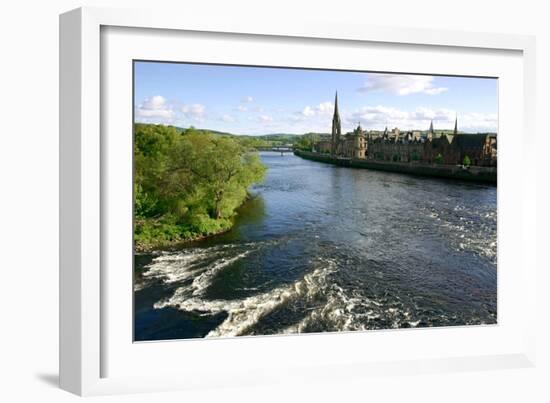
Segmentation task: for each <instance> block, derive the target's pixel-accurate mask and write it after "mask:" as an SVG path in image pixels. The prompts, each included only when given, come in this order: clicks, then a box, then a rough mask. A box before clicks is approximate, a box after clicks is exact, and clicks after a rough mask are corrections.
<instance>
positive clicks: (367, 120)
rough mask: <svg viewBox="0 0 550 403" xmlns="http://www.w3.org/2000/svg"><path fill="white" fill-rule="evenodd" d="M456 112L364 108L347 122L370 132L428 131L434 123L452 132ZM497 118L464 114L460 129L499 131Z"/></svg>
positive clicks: (493, 115)
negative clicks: (395, 130) (372, 130)
mask: <svg viewBox="0 0 550 403" xmlns="http://www.w3.org/2000/svg"><path fill="white" fill-rule="evenodd" d="M456 116H457V115H456V113H455V111H452V110H449V109H444V108H439V109H432V108H426V107H419V108H417V109H415V110H414V111H404V110H400V109H397V108H393V107H388V106H383V105H377V106H364V107H362V108H360V109H358V110H356V111H355V112H353V113H352V114H351V115H349V116H346V119H345V122H346V124H347V125H349V126H354V125H356V124H357V122H361V124H362V125H363V126H364V127H365V128H367V129H383V128H384V127H385V126H388V128H393V127H398V128H400V129H401V130H426V129H428V127H429V125H430V122H431V121H432V120H433V122H434V128H435V130H436V131H437V130H438V129H452V128H453V127H454V122H455V117H456ZM497 126H498V116H497V115H496V114H482V113H465V114H462V115H458V130H459V131H465V132H483V131H496V130H497Z"/></svg>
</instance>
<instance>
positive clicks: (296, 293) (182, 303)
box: [154, 260, 335, 337]
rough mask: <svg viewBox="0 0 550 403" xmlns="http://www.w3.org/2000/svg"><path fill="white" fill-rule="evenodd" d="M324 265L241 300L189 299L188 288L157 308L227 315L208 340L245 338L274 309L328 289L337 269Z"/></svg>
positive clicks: (206, 279) (327, 262)
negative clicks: (169, 307)
mask: <svg viewBox="0 0 550 403" xmlns="http://www.w3.org/2000/svg"><path fill="white" fill-rule="evenodd" d="M322 264H323V265H322V267H318V268H316V269H315V270H313V271H312V272H309V273H308V274H306V275H305V276H304V277H303V278H302V279H300V280H298V281H296V282H294V283H292V284H289V285H286V286H281V287H277V288H275V289H273V290H271V291H268V292H265V293H261V294H258V295H253V296H250V297H247V298H244V299H241V300H204V299H202V298H200V297H197V296H195V295H196V293H192V294H193V296H190V289H189V287H180V288H178V290H176V292H175V294H174V295H173V296H172V297H171V298H169V299H167V300H164V301H160V302H157V303H156V304H155V305H154V307H155V308H164V307H166V306H173V307H176V308H178V309H180V310H183V311H188V312H201V313H202V314H205V315H212V314H216V313H220V312H226V313H227V318H226V319H225V320H224V321H223V322H222V323H221V324H220V325H219V326H218V327H217V328H215V329H213V330H212V331H211V332H210V333H208V335H207V337H230V336H239V335H243V334H245V333H246V331H247V330H249V329H250V328H251V327H252V326H254V325H255V324H257V323H258V322H259V320H260V319H261V318H263V317H265V316H266V315H267V314H269V313H270V312H273V311H274V310H275V309H277V308H279V307H281V306H283V305H285V304H287V303H289V302H291V301H294V300H297V299H305V300H308V299H313V298H314V297H315V296H316V295H318V294H319V293H320V292H323V290H325V289H326V287H327V277H328V276H329V274H330V273H332V272H333V271H334V270H335V264H334V262H333V261H331V260H324V261H323V262H322ZM211 278H212V277H208V276H206V277H204V278H203V279H204V281H205V283H206V284H207V283H208V281H210V280H211ZM201 282H202V280H201Z"/></svg>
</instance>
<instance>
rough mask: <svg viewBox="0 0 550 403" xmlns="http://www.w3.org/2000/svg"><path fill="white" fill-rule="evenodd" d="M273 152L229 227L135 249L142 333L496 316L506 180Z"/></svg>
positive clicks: (388, 324)
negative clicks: (501, 191)
mask: <svg viewBox="0 0 550 403" xmlns="http://www.w3.org/2000/svg"><path fill="white" fill-rule="evenodd" d="M261 157H262V160H263V162H264V163H265V164H266V165H267V166H268V168H269V169H268V173H267V176H266V179H265V181H264V183H262V184H261V185H257V186H254V187H253V188H252V189H251V192H252V194H253V195H254V197H253V198H252V199H251V200H250V201H248V202H247V203H246V204H245V205H244V206H243V207H241V208H240V210H239V211H238V218H237V220H236V225H235V227H234V228H233V229H232V230H231V231H230V232H228V233H226V234H223V235H220V236H217V237H214V238H211V239H207V240H203V241H200V242H196V243H193V244H188V245H185V246H184V247H180V248H178V249H175V250H169V251H156V252H153V253H149V254H138V255H136V256H135V268H134V277H135V283H134V290H135V292H134V308H135V328H134V336H135V340H136V341H139V340H166V339H181V338H191V337H213V336H238V335H266V334H287V333H306V332H325V331H352V330H370V329H388V328H404V327H425V326H453V325H479V324H494V323H496V312H497V298H496V295H497V292H496V290H497V268H496V259H497V192H496V187H494V186H489V185H482V184H473V183H465V182H458V181H448V180H442V179H431V178H420V177H413V176H406V175H402V174H395V173H385V172H377V171H370V170H366V169H352V168H343V167H337V166H333V165H328V164H323V163H319V162H314V161H308V160H304V159H301V158H299V157H296V156H294V155H290V154H285V155H284V156H281V155H280V154H278V153H270V152H265V153H262V154H261Z"/></svg>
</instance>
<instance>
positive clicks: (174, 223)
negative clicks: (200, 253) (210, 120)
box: [134, 124, 266, 250]
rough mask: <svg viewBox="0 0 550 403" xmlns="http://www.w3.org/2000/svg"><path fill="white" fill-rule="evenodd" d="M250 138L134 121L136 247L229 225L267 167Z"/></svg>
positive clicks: (220, 229) (170, 241)
mask: <svg viewBox="0 0 550 403" xmlns="http://www.w3.org/2000/svg"><path fill="white" fill-rule="evenodd" d="M249 141H250V140H249V139H246V138H244V139H243V141H240V140H239V138H238V137H234V136H223V135H218V134H214V133H210V132H208V131H204V130H197V129H194V128H189V129H183V130H182V129H179V128H175V127H170V126H163V125H150V124H135V126H134V164H135V167H134V169H135V171H134V241H135V247H136V250H144V249H150V248H154V247H162V246H167V245H170V244H173V243H177V242H182V241H188V240H194V239H199V238H202V237H205V236H209V235H213V234H218V233H221V232H224V231H227V230H229V229H230V228H231V227H232V225H233V218H234V216H235V214H236V213H235V211H236V209H237V208H238V207H239V206H240V205H241V204H242V203H243V202H244V201H245V200H246V198H247V197H248V188H249V186H250V185H252V184H254V183H257V182H260V181H262V180H263V178H264V176H265V172H266V167H265V166H264V165H263V164H262V163H261V161H260V158H259V155H258V153H257V152H256V151H255V150H254V148H253V147H251V144H248V142H249Z"/></svg>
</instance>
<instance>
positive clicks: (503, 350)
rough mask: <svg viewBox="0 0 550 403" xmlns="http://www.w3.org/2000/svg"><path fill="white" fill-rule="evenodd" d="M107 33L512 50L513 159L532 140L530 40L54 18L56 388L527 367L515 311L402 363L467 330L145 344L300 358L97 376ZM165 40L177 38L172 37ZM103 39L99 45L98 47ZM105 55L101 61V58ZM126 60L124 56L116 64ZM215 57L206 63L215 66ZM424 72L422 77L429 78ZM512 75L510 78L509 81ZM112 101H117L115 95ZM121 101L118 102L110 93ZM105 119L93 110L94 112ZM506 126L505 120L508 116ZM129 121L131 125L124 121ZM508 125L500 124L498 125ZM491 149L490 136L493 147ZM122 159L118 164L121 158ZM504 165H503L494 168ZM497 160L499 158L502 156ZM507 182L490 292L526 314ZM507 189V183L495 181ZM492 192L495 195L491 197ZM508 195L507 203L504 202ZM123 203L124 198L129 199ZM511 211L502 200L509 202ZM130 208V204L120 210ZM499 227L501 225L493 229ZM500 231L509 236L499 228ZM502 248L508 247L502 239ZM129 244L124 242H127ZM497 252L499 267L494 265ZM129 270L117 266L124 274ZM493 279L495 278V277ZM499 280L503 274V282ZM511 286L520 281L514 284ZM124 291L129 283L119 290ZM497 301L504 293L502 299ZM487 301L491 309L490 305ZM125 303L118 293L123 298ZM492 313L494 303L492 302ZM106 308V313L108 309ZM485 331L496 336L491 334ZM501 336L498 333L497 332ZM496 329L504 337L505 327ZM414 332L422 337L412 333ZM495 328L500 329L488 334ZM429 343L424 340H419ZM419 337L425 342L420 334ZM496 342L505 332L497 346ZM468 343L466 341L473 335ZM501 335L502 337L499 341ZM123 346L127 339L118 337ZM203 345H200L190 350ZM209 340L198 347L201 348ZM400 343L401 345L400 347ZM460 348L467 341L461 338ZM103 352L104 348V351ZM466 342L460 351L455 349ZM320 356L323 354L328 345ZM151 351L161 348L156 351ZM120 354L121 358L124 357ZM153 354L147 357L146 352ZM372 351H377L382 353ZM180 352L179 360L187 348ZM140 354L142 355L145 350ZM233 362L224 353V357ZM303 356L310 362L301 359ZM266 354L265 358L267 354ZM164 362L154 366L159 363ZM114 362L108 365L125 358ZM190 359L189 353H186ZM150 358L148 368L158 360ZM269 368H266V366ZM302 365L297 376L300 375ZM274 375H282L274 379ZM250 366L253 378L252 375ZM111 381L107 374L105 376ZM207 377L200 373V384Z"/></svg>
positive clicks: (103, 336) (526, 233) (528, 186)
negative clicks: (488, 346) (511, 244)
mask: <svg viewBox="0 0 550 403" xmlns="http://www.w3.org/2000/svg"><path fill="white" fill-rule="evenodd" d="M108 27H118V28H117V29H124V28H128V29H147V30H148V29H154V30H157V32H172V33H174V32H182V33H185V32H193V33H194V35H199V36H200V33H204V34H206V33H218V37H220V36H223V35H228V36H229V35H244V36H250V37H253V38H254V40H256V41H260V42H261V41H262V40H263V39H266V40H270V41H275V42H276V41H278V40H281V41H282V42H284V41H288V40H290V41H296V42H297V43H302V41H303V42H304V43H306V46H307V41H308V40H322V41H332V44H333V46H339V45H338V44H339V43H341V44H345V43H353V44H363V43H365V44H366V43H376V44H377V46H382V47H384V46H393V45H399V46H411V47H417V46H418V47H433V48H434V49H436V48H437V49H457V50H461V49H462V50H464V49H466V50H471V51H472V52H474V53H477V54H479V55H482V54H483V53H484V52H490V51H502V52H513V53H514V54H515V57H516V61H518V60H519V63H520V65H521V76H520V77H517V74H516V73H514V74H516V75H515V76H514V77H515V78H514V80H516V81H517V80H519V81H518V82H516V83H515V84H516V85H517V87H516V90H518V91H519V96H521V99H520V100H519V101H518V102H519V104H521V105H522V110H521V113H518V118H509V119H511V120H510V125H515V126H513V127H517V128H519V130H520V131H521V132H522V134H523V135H522V136H521V140H520V143H521V147H520V148H519V152H520V155H519V156H516V160H517V159H518V158H519V159H520V160H521V161H523V160H527V158H528V155H529V154H530V152H531V151H532V150H533V149H534V148H535V147H536V145H535V143H534V137H532V136H530V133H533V132H534V128H535V116H534V110H535V108H534V100H535V96H534V94H535V82H536V81H535V62H534V58H535V41H534V38H533V37H529V36H520V35H502V34H488V33H483V34H482V33H467V32H457V31H439V30H438V31H429V30H419V29H408V28H383V27H372V26H365V25H359V24H357V25H349V24H338V23H329V24H327V23H326V22H321V21H317V22H316V21H314V20H307V19H305V20H303V21H302V23H300V24H295V25H293V24H291V23H289V24H279V23H278V22H276V21H273V22H271V23H266V21H254V20H244V19H242V20H236V19H225V20H224V19H215V18H211V19H207V20H206V19H205V20H201V19H189V21H185V20H182V18H181V16H179V15H178V14H175V13H170V12H169V11H159V10H117V9H104V8H80V9H77V10H73V11H70V12H68V13H65V14H63V15H61V17H60V385H61V387H62V388H63V389H66V390H68V391H70V392H73V393H76V394H79V395H96V394H112V393H130V392H132V393H134V392H140V391H143V392H146V391H147V392H150V391H160V390H171V389H186V388H207V387H211V386H226V385H235V384H238V385H249V384H250V385H252V384H258V383H270V382H289V383H291V382H295V377H296V375H297V374H299V375H300V379H301V381H304V380H305V379H311V380H323V379H328V378H331V379H333V378H335V377H336V378H341V379H345V378H347V377H358V376H369V375H372V374H380V373H384V374H388V375H397V374H412V373H418V372H438V371H456V370H461V371H463V370H476V369H493V368H494V369H497V368H518V367H527V366H532V365H534V362H535V346H534V338H535V335H534V327H535V326H534V320H533V319H532V318H531V317H530V313H526V314H525V315H524V316H525V318H523V319H522V320H521V321H519V320H516V319H517V318H518V315H517V313H515V314H514V315H515V316H509V318H512V319H513V320H512V319H510V320H508V321H506V320H505V321H504V323H501V321H500V318H499V325H497V326H496V327H493V328H485V329H477V330H475V331H478V332H479V333H478V335H479V337H481V338H483V337H485V338H488V339H489V338H491V337H494V336H497V337H504V339H505V341H504V342H503V343H502V345H500V346H498V349H496V348H495V349H494V350H493V351H489V350H487V351H486V352H485V351H484V350H483V345H482V346H481V347H480V348H478V349H473V348H472V349H471V351H470V350H468V349H463V350H452V349H449V350H448V351H446V350H444V349H443V350H438V351H435V350H434V351H433V352H430V353H426V354H418V355H415V356H412V355H411V356H409V355H405V354H404V353H403V352H404V351H406V350H408V349H410V346H412V345H417V344H416V343H422V339H424V338H426V337H430V338H431V339H432V340H433V341H435V342H438V341H439V342H441V341H442V340H443V339H444V338H448V339H447V340H454V339H460V338H467V337H468V334H473V330H470V329H465V328H459V329H452V330H446V329H425V330H418V331H410V332H407V333H399V334H398V335H397V336H395V335H396V334H397V333H394V332H391V331H390V332H370V333H369V332H364V333H359V332H356V333H353V334H350V333H348V334H331V335H311V336H309V335H308V336H290V337H259V338H257V337H255V338H238V340H237V339H232V340H213V341H197V340H195V341H186V342H185V343H187V344H185V345H184V344H183V343H178V342H175V343H174V342H170V343H168V342H162V343H154V344H156V345H155V346H151V347H143V348H141V349H149V348H150V349H156V350H155V351H156V352H155V356H157V355H158V356H159V357H161V358H160V359H159V360H165V363H166V361H167V358H166V357H167V355H171V354H172V352H173V351H175V350H176V349H179V350H182V349H185V346H190V344H189V343H193V344H192V346H193V347H192V349H193V350H194V351H199V350H205V351H206V350H209V351H210V352H212V351H214V352H216V354H218V355H219V354H222V355H223V354H227V359H228V360H229V359H235V360H238V359H239V357H243V354H245V355H246V354H248V355H251V356H252V355H255V356H258V355H262V354H268V352H269V351H277V349H278V348H285V349H288V348H291V349H294V351H302V352H303V354H302V355H298V356H297V357H296V358H294V359H293V360H292V361H290V362H287V364H285V363H284V362H283V361H281V362H277V361H276V357H272V361H269V360H267V361H266V362H265V363H264V364H263V366H264V367H263V368H262V367H261V363H259V362H255V363H252V361H251V362H250V363H248V364H250V365H248V366H247V360H243V361H244V363H241V364H236V365H234V366H224V365H220V368H219V369H218V370H211V369H209V368H208V366H207V365H202V366H199V368H195V369H194V371H193V373H192V374H191V373H190V372H186V370H185V367H186V366H187V367H189V361H188V362H187V363H186V364H183V365H182V364H179V365H180V367H181V371H176V370H175V369H177V368H178V367H177V365H175V366H174V365H166V368H168V369H167V370H166V371H163V372H162V373H160V374H159V375H157V376H153V375H151V374H148V373H145V372H144V373H140V372H139V371H137V372H136V373H133V372H131V371H128V372H127V373H125V369H124V367H120V369H119V370H117V371H111V370H107V368H106V364H105V362H106V361H107V360H108V359H109V357H110V356H111V355H113V356H114V355H115V354H114V353H113V350H116V349H117V347H119V346H117V345H113V343H112V342H111V340H110V339H109V336H108V332H106V329H105V327H106V326H110V324H111V323H112V322H111V321H110V320H108V319H107V318H108V317H109V316H110V315H111V316H113V315H115V316H116V317H115V321H117V318H118V319H120V321H121V323H124V322H126V321H128V318H121V317H118V316H117V315H123V313H120V312H124V310H122V311H119V310H117V311H111V310H110V305H109V303H107V301H108V295H109V290H108V289H107V288H108V287H106V285H105V279H106V278H109V276H107V275H106V273H105V271H104V270H106V269H105V268H106V267H108V266H109V265H108V253H107V251H108V249H109V248H108V246H109V245H107V244H106V243H105V236H104V229H103V227H105V226H107V225H106V221H105V220H106V219H107V217H106V215H105V211H106V210H107V209H106V208H105V203H107V202H106V200H108V198H107V199H106V198H105V194H106V193H107V192H108V191H109V189H110V188H109V186H108V178H109V175H111V174H112V173H111V172H109V169H108V167H112V165H109V164H107V162H108V161H107V159H108V157H107V156H106V155H107V154H108V153H105V147H106V145H108V146H109V147H111V143H110V142H109V141H108V140H107V141H106V140H105V138H102V133H103V132H108V130H109V127H108V124H106V123H104V121H103V120H102V119H104V118H105V116H104V115H105V113H102V93H107V92H109V91H110V89H109V88H105V86H108V85H109V84H106V83H105V82H104V81H102V74H103V71H102V61H101V57H102V56H101V55H102V54H103V55H105V53H102V46H104V45H105V44H104V43H103V42H102V30H105V28H107V29H108ZM176 40H177V38H176ZM102 43H103V45H102ZM107 55H108V53H107ZM128 57H131V56H128ZM216 61H217V60H216ZM431 73H434V71H431ZM510 77H512V76H510ZM119 95H120V94H119ZM121 96H127V97H128V99H129V96H130V94H122V95H121ZM103 112H105V111H103ZM512 119H516V120H513V121H512ZM128 123H129V124H131V122H128ZM510 127H512V126H510ZM499 146H500V140H499ZM501 155H502V150H499V164H500V165H499V172H501V173H502V172H504V173H510V175H512V176H513V175H514V173H513V172H512V170H511V169H504V170H502V169H501V168H502V167H503V164H504V167H505V168H506V167H507V166H509V165H510V163H509V162H506V161H507V160H506V147H504V158H502V159H501ZM125 158H130V159H131V157H129V156H128V155H126V156H125ZM503 161H504V162H503ZM508 161H509V160H508ZM515 175H516V177H515V178H514V180H516V181H518V180H519V181H521V184H520V185H521V190H522V191H521V192H515V194H514V195H512V194H511V192H510V191H509V190H508V189H511V187H510V186H504V187H502V188H501V187H500V185H501V183H504V185H506V182H502V178H501V177H499V228H500V227H501V224H504V225H505V228H508V229H515V230H517V231H519V236H520V238H521V241H520V242H517V244H518V246H517V247H518V252H517V261H516V262H514V263H517V264H519V269H518V270H519V272H518V273H516V274H514V276H518V277H509V279H510V280H506V282H507V283H506V284H502V282H501V280H500V277H499V293H500V290H501V289H503V288H502V287H515V291H516V292H517V293H518V295H521V299H522V302H521V304H522V305H521V307H522V308H523V312H535V309H534V306H535V292H534V291H535V288H536V263H535V260H534V256H535V253H534V248H535V244H536V242H535V241H534V237H535V235H534V234H535V233H536V231H535V230H534V229H535V221H536V217H535V209H534V199H535V198H534V189H535V184H536V176H535V175H522V174H515ZM504 180H505V181H507V180H508V179H504ZM501 189H504V192H505V194H504V196H505V197H506V198H505V199H503V195H502V194H501ZM508 196H509V197H508ZM509 198H510V199H513V203H515V204H510V209H508V210H506V209H505V210H504V211H511V207H512V206H519V207H520V208H521V209H520V211H516V213H517V214H518V216H517V217H515V218H514V219H512V218H511V215H510V214H509V213H508V214H507V217H504V218H501V217H500V214H501V213H500V203H501V201H503V200H504V201H505V202H506V203H508V202H507V201H506V200H508V199H509ZM130 203H131V202H130ZM511 203H512V202H511ZM128 205H131V204H128ZM504 219H507V220H510V221H509V223H508V222H505V221H502V220H504ZM508 232H510V231H508ZM517 236H518V233H516V234H507V235H506V234H502V233H501V231H500V230H499V242H500V237H517ZM510 241H512V239H510ZM128 247H130V248H131V245H128ZM500 259H501V255H500V248H499V265H500V264H501V261H500ZM130 269H131V268H130V267H129V268H128V270H130ZM499 276H500V272H499ZM506 278H508V277H505V279H506ZM514 279H519V280H520V281H515V280H514ZM130 286H131V285H130ZM508 295H509V294H508ZM500 297H501V296H500V295H499V304H500V303H501V302H502V301H501V300H500ZM128 298H130V296H128ZM499 309H500V305H499ZM113 312H116V313H113ZM494 329H496V330H494ZM502 329H505V331H506V332H504V331H502ZM506 329H508V330H506ZM423 332H424V333H423ZM499 332H500V333H499ZM428 334H429V335H430V336H427V335H428ZM425 335H426V336H425ZM508 336H510V337H509V338H508ZM476 337H477V335H476ZM390 338H391V339H392V340H395V343H397V344H396V345H395V347H396V348H395V351H394V354H392V355H391V356H388V357H387V358H384V357H377V358H373V359H366V358H363V357H361V355H360V354H359V355H358V356H357V357H352V358H353V359H348V360H339V359H338V358H337V357H335V358H334V359H332V360H331V359H329V358H327V359H326V361H324V360H323V359H320V360H315V359H314V353H315V351H314V350H313V349H312V348H310V347H308V346H312V345H313V346H315V347H314V348H317V347H318V346H319V340H321V341H322V343H323V345H324V346H333V347H334V346H336V345H337V343H344V344H346V345H350V346H353V345H355V346H356V345H358V343H365V341H368V343H369V344H371V343H372V342H373V341H374V342H380V343H383V339H384V340H386V339H390ZM504 339H503V340H504ZM127 342H128V343H130V344H131V340H127ZM199 343H203V344H199ZM205 343H209V344H205ZM401 343H402V344H401ZM466 343H467V342H466ZM107 346H110V347H109V348H107ZM467 346H468V345H467V344H466V347H467ZM329 348H330V347H329ZM160 349H162V350H163V351H160ZM131 351H132V350H131V349H128V354H133V353H132V352H131ZM151 351H153V350H151ZM382 351H383V350H382ZM187 353H188V354H189V353H190V350H189V348H188V349H187ZM145 354H146V355H147V354H148V355H149V356H151V353H145ZM232 354H233V355H232ZM308 354H310V355H308ZM268 356H269V355H268ZM162 357H164V358H162ZM128 358H130V357H128V356H120V357H119V359H120V360H124V359H128ZM190 359H191V362H192V361H193V360H195V361H196V363H198V360H200V359H201V358H200V355H199V354H196V355H193V356H191V358H190ZM160 362H161V361H159V363H160ZM271 366H273V368H271ZM305 366H307V367H308V371H307V374H305V373H304V371H302V369H303V368H304V367H305ZM281 367H284V371H281ZM258 369H262V370H263V371H258ZM111 373H113V374H115V373H116V374H115V375H111ZM207 376H208V377H207Z"/></svg>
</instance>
